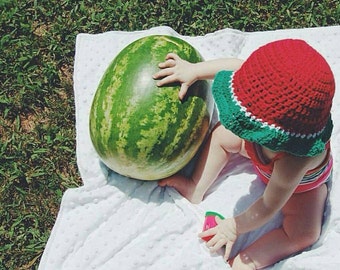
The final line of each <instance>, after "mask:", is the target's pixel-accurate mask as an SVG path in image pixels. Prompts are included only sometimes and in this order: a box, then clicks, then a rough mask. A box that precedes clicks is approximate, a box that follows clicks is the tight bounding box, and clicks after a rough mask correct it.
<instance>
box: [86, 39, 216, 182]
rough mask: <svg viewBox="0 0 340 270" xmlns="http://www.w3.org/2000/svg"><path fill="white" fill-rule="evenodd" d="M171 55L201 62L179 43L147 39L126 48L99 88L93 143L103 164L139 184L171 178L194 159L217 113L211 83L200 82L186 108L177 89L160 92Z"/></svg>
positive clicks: (92, 114)
mask: <svg viewBox="0 0 340 270" xmlns="http://www.w3.org/2000/svg"><path fill="white" fill-rule="evenodd" d="M150 48H152V49H151V51H150ZM169 52H174V53H177V54H178V55H179V56H180V57H182V58H183V59H187V60H188V61H190V62H200V61H203V59H202V57H201V56H200V54H199V53H198V52H197V51H196V50H195V49H194V48H193V47H192V46H191V45H190V44H188V43H187V42H185V41H183V40H181V39H179V38H176V37H172V36H163V35H154V36H148V37H145V38H141V39H138V40H136V41H135V42H133V43H131V44H130V45H128V46H127V47H125V48H124V49H123V50H122V51H121V52H120V53H119V54H118V55H117V56H116V58H115V59H114V60H113V61H112V62H111V64H110V65H109V67H108V68H107V70H106V71H105V73H104V75H103V77H102V79H101V81H100V83H99V86H98V88H97V91H96V93H95V96H94V99H93V102H92V106H91V111H90V124H89V126H90V137H91V140H92V143H93V145H94V148H95V149H96V151H97V153H98V154H99V156H100V158H101V159H102V161H103V162H104V163H105V164H106V165H107V166H108V167H109V168H111V169H112V170H114V171H116V172H117V173H119V174H122V175H126V176H129V177H132V178H136V179H141V180H157V179H160V178H164V177H167V176H170V175H172V174H174V173H176V172H177V171H179V170H180V169H182V168H183V167H184V166H185V165H186V164H187V163H188V162H189V161H190V160H191V159H192V157H193V156H194V155H195V154H196V152H197V150H198V149H199V147H200V145H201V144H202V142H203V140H204V138H205V136H206V134H207V131H208V129H209V124H210V119H211V113H212V107H213V102H212V96H211V93H210V91H209V83H208V82H207V81H198V82H196V83H195V84H194V85H193V86H191V88H190V90H189V94H188V97H187V98H186V100H185V101H184V102H182V101H180V100H179V99H178V91H179V88H180V86H179V85H178V84H176V85H171V86H166V87H161V88H158V87H157V86H156V83H155V81H154V80H153V79H152V74H154V73H156V72H157V71H158V70H159V69H158V67H157V64H158V63H159V62H162V61H164V59H165V56H166V54H167V53H169ZM142 72H145V73H146V74H144V76H143V74H142V75H141V73H142ZM123 83H124V84H123ZM145 89H148V90H145ZM164 97H166V98H164Z"/></svg>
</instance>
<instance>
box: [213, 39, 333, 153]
mask: <svg viewBox="0 0 340 270" xmlns="http://www.w3.org/2000/svg"><path fill="white" fill-rule="evenodd" d="M212 91H213V95H214V99H215V102H216V104H217V107H218V111H219V116H220V121H221V123H222V125H224V126H225V127H226V128H227V129H229V130H231V131H232V132H233V133H235V134H236V135H238V136H240V137H241V138H243V139H245V140H248V141H252V142H256V143H258V144H260V145H263V146H265V147H267V148H269V149H271V150H272V151H284V152H288V153H291V154H294V155H297V156H314V155H317V154H319V153H321V152H322V151H323V150H324V149H325V143H326V142H327V141H328V140H329V138H330V136H331V132H332V128H333V124H332V120H331V113H330V110H331V106H332V99H333V95H334V91H335V82H334V76H333V73H332V71H331V69H330V67H329V65H328V64H327V62H326V60H325V59H324V58H323V57H322V56H321V55H320V54H319V53H318V52H317V51H316V50H314V49H313V48H312V47H311V46H309V45H308V44H307V43H306V42H304V41H302V40H295V39H284V40H279V41H274V42H271V43H268V44H267V45H264V46H262V47H260V48H259V49H257V50H256V51H254V52H253V53H252V54H251V55H250V56H249V58H248V59H247V60H246V61H245V62H244V63H243V65H242V66H241V68H240V69H239V70H237V71H236V72H232V71H220V72H219V73H217V74H216V76H215V79H214V83H213V89H212Z"/></svg>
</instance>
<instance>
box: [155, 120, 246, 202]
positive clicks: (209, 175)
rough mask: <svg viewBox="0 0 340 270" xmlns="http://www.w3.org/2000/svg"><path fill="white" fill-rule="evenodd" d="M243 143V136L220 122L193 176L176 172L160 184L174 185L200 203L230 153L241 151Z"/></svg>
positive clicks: (211, 135) (183, 193)
mask: <svg viewBox="0 0 340 270" xmlns="http://www.w3.org/2000/svg"><path fill="white" fill-rule="evenodd" d="M242 144H243V140H242V139H241V138H239V137H238V136H236V135H235V134H233V133H232V132H231V131H229V130H227V129H225V128H224V127H223V126H222V125H220V124H218V125H217V126H216V127H215V128H214V130H213V131H212V133H211V134H210V136H209V138H208V140H207V142H206V144H205V146H204V148H203V151H202V154H201V156H200V158H199V160H198V161H197V164H196V167H195V170H194V173H193V175H192V177H191V178H189V179H187V178H185V177H184V176H182V175H179V174H176V175H173V176H171V177H168V178H166V179H163V180H161V181H160V182H159V185H160V186H171V187H174V188H175V189H176V190H177V191H178V192H179V193H181V194H182V195H183V196H184V197H186V198H187V199H188V200H189V201H191V202H193V203H199V202H201V201H202V199H203V196H204V194H205V192H206V191H207V190H208V188H209V187H210V186H211V184H212V183H213V182H214V181H215V180H216V178H217V176H218V175H219V173H220V172H221V170H222V169H223V167H224V166H225V165H226V163H227V162H228V160H229V156H230V153H237V152H240V150H241V148H242Z"/></svg>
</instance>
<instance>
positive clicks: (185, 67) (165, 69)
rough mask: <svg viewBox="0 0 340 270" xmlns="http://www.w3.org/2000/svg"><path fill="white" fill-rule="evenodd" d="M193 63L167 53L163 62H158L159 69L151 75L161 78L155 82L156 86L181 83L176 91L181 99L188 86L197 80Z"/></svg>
mask: <svg viewBox="0 0 340 270" xmlns="http://www.w3.org/2000/svg"><path fill="white" fill-rule="evenodd" d="M193 67H194V64H192V63H189V62H187V61H185V60H183V59H182V58H180V57H179V56H178V55H177V54H175V53H169V54H168V55H167V56H166V59H165V62H162V63H160V64H159V68H161V70H160V71H159V72H157V73H156V74H154V75H153V78H154V79H159V78H162V79H161V80H159V81H158V82H157V86H163V85H166V84H169V83H174V82H179V83H181V89H180V91H179V93H178V96H179V98H180V99H181V100H182V99H183V98H184V96H185V94H186V93H187V91H188V88H189V87H190V86H191V85H192V84H193V83H194V82H195V81H196V80H197V79H196V75H195V72H194V68H193Z"/></svg>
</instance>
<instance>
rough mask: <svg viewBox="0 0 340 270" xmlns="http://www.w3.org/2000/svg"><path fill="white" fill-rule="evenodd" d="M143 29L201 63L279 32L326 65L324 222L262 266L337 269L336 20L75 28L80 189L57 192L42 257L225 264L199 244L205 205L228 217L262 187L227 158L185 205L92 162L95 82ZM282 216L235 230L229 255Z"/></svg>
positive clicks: (79, 264)
mask: <svg viewBox="0 0 340 270" xmlns="http://www.w3.org/2000/svg"><path fill="white" fill-rule="evenodd" d="M150 34H167V35H174V36H178V37H181V38H183V39H185V40H186V41H188V42H189V43H191V44H192V45H193V46H194V47H196V49H198V50H199V51H200V52H201V54H202V55H203V57H204V58H205V59H206V60H208V59H213V58H219V57H239V58H243V59H245V58H247V56H248V55H249V54H250V53H251V52H252V51H253V50H254V49H256V48H257V47H259V46H260V45H262V44H265V43H267V42H269V41H272V40H276V39H281V38H288V37H290V38H301V39H305V40H306V41H307V42H309V43H310V44H311V45H312V46H313V47H314V48H316V49H317V50H318V51H319V52H320V53H321V54H322V55H324V57H325V58H326V59H327V60H328V62H329V64H330V65H331V67H332V69H333V72H334V74H335V77H336V80H337V86H338V89H337V92H336V95H335V98H334V104H333V109H332V110H333V120H334V122H335V123H334V124H335V125H334V132H333V139H332V148H333V154H334V158H335V166H334V177H333V187H332V193H331V195H330V202H329V204H328V207H327V211H326V212H325V214H326V216H327V219H326V222H325V224H324V227H323V233H322V237H321V238H320V240H319V241H318V242H317V243H316V244H315V245H314V246H313V247H312V248H311V249H310V250H308V251H305V252H302V253H300V254H298V255H296V256H293V257H290V258H288V259H286V260H284V261H281V262H279V263H277V264H276V265H275V266H273V267H271V268H270V269H337V268H338V267H339V265H340V256H339V255H340V246H339V243H340V182H339V181H338V178H339V158H340V96H339V95H340V94H339V92H340V91H339V85H340V49H339V44H340V26H334V27H324V28H313V29H291V30H278V31H268V32H254V33H245V32H240V31H236V30H232V29H224V30H221V31H217V32H215V33H210V34H207V35H205V36H196V37H188V36H180V35H179V34H178V33H176V32H175V31H174V30H172V29H171V28H169V27H156V28H152V29H150V30H146V31H137V32H107V33H103V34H96V35H89V34H79V35H78V36H77V41H76V55H75V67H74V91H75V102H76V130H77V162H78V166H79V171H80V174H81V177H82V179H83V186H82V187H79V188H76V189H69V190H67V191H66V192H65V194H64V196H63V199H62V202H61V207H60V212H59V215H58V218H57V220H56V223H55V226H54V228H53V230H52V233H51V236H50V238H49V240H48V243H47V245H46V248H45V251H44V254H43V256H42V259H41V262H40V268H39V269H40V270H53V269H63V270H66V269H69V270H76V269H81V270H84V269H123V270H129V269H138V270H142V269H147V270H161V269H174V270H180V269H195V270H196V269H214V270H217V269H228V268H229V266H228V265H226V264H225V263H224V261H223V257H222V255H221V254H216V255H211V254H210V253H209V251H208V250H207V249H206V248H205V244H204V243H203V242H202V241H200V240H199V238H198V237H197V233H198V232H200V231H201V229H202V225H203V218H204V213H205V211H207V210H212V211H217V212H220V213H221V214H222V215H224V216H231V215H234V214H235V213H238V212H240V211H242V210H243V209H245V208H246V207H247V206H248V205H249V204H250V203H251V202H252V201H254V200H255V199H256V198H257V197H258V196H259V195H260V194H261V192H262V191H263V188H264V187H263V185H262V183H261V182H260V181H259V180H258V179H257V178H256V175H255V174H254V172H253V170H252V167H251V165H250V163H249V161H247V160H245V159H243V158H241V157H239V156H234V157H233V159H232V162H230V164H228V166H227V168H225V170H223V172H222V174H221V175H220V177H219V179H218V181H217V182H216V183H215V184H214V186H213V187H212V188H211V189H210V190H209V192H208V194H207V196H206V198H205V200H204V201H203V202H202V203H201V204H199V205H192V204H190V203H189V202H188V201H187V200H185V199H183V198H182V197H181V196H180V195H179V194H178V193H177V192H176V191H175V190H173V189H171V188H160V187H158V186H157V183H156V182H142V181H138V180H132V179H127V178H125V177H122V176H119V175H117V174H115V173H114V172H112V171H109V170H108V169H107V168H106V167H105V166H104V165H103V164H101V162H100V161H99V159H98V157H97V155H96V153H95V151H94V149H93V147H92V144H91V141H90V137H89V132H88V117H89V109H90V106H91V102H92V98H93V95H94V93H95V91H96V88H97V85H98V82H99V80H100V78H101V76H102V74H103V72H104V70H105V69H106V67H107V66H108V64H109V63H110V62H111V61H112V59H113V58H114V57H115V56H116V54H117V53H118V52H119V51H120V50H121V49H122V48H124V47H125V46H126V45H127V44H129V43H130V42H132V41H134V40H136V39H138V38H140V37H143V36H146V35H150ZM280 219H281V217H280V215H278V216H277V217H275V218H274V219H273V221H272V222H270V223H269V224H267V225H265V226H264V227H263V228H261V229H259V230H257V231H256V232H252V233H249V234H246V235H244V236H242V237H241V238H240V239H239V241H238V242H237V243H236V245H235V247H234V251H233V252H234V254H235V252H237V251H238V250H240V249H241V248H244V247H245V246H246V245H249V244H250V243H251V242H252V241H254V240H255V239H256V238H257V237H259V236H260V235H262V234H263V233H264V232H266V231H268V230H271V229H272V228H274V227H275V226H279V225H280Z"/></svg>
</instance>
